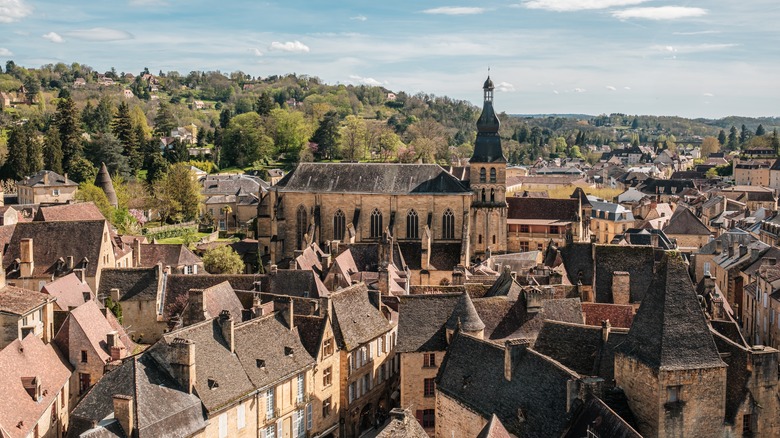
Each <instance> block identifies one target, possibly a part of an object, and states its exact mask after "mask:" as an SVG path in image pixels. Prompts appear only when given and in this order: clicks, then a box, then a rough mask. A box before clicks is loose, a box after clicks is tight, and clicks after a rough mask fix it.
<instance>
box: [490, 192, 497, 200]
mask: <svg viewBox="0 0 780 438" xmlns="http://www.w3.org/2000/svg"><path fill="white" fill-rule="evenodd" d="M490 202H496V190H495V189H490Z"/></svg>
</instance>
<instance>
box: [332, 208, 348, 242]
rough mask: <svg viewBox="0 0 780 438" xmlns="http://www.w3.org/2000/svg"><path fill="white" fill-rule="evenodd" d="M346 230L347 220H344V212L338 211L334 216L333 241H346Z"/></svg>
mask: <svg viewBox="0 0 780 438" xmlns="http://www.w3.org/2000/svg"><path fill="white" fill-rule="evenodd" d="M345 230H346V220H345V218H344V212H343V211H341V210H336V213H335V214H334V215H333V240H344V232H345Z"/></svg>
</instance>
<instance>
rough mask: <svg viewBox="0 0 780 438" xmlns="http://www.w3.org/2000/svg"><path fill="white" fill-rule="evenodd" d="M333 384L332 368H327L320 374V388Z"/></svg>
mask: <svg viewBox="0 0 780 438" xmlns="http://www.w3.org/2000/svg"><path fill="white" fill-rule="evenodd" d="M332 384H333V367H327V368H325V370H324V371H323V372H322V386H330V385H332Z"/></svg>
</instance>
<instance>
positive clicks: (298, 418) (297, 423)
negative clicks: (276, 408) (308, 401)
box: [293, 409, 306, 438]
mask: <svg viewBox="0 0 780 438" xmlns="http://www.w3.org/2000/svg"><path fill="white" fill-rule="evenodd" d="M304 415H305V414H304V411H303V409H298V410H297V411H295V413H294V414H293V434H295V435H294V436H295V438H303V437H304V436H306V429H305V428H304V424H303V420H304V419H305V417H304Z"/></svg>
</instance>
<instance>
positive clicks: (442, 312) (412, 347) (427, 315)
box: [395, 294, 473, 353]
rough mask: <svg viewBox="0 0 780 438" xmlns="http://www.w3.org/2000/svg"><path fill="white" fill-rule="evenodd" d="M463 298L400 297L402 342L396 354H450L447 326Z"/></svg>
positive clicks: (444, 295) (398, 344) (452, 296)
mask: <svg viewBox="0 0 780 438" xmlns="http://www.w3.org/2000/svg"><path fill="white" fill-rule="evenodd" d="M461 295H462V294H424V295H402V296H400V297H398V299H399V301H400V302H399V304H398V341H397V344H396V347H395V351H397V352H399V353H412V352H419V351H444V350H446V349H447V333H446V329H445V327H444V324H445V323H446V322H447V320H448V319H449V318H450V315H452V313H453V310H454V309H455V306H457V304H458V303H459V301H460V299H461ZM472 307H473V305H472Z"/></svg>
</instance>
